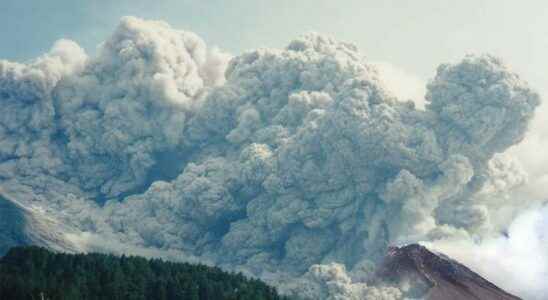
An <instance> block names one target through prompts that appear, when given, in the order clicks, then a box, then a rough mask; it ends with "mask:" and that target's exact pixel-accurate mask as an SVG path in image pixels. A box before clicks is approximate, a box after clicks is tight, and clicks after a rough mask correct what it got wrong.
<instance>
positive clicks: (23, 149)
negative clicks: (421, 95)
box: [0, 18, 539, 299]
mask: <svg viewBox="0 0 548 300" xmlns="http://www.w3.org/2000/svg"><path fill="white" fill-rule="evenodd" d="M229 59H230V57H229V56H228V55H227V54H224V53H223V52H221V51H220V50H218V49H215V48H212V49H210V48H207V47H206V45H205V44H204V42H203V41H202V40H201V39H200V38H198V37H197V36H196V35H194V34H192V33H189V32H184V31H178V30H173V29H171V28H170V27H169V26H168V25H167V24H165V23H161V22H150V21H143V20H139V19H136V18H125V19H123V20H122V22H121V24H120V25H119V26H118V28H117V29H116V31H115V32H114V34H113V35H112V36H111V37H110V38H109V39H108V40H107V41H106V42H105V43H104V44H102V46H101V48H100V51H99V54H98V55H97V57H94V58H88V57H87V56H86V54H85V53H84V51H83V50H82V49H80V48H79V47H78V46H77V45H75V44H74V43H73V42H69V41H60V42H58V43H57V44H56V45H55V47H54V48H53V49H52V51H51V52H50V53H48V54H46V55H44V56H43V57H41V58H38V59H37V60H35V61H33V62H30V63H28V64H16V63H11V62H6V61H2V62H0V103H1V105H0V145H1V147H0V179H1V182H0V185H1V186H2V187H3V189H4V190H6V191H9V192H10V193H11V194H12V195H14V194H15V195H18V197H20V198H21V201H27V202H33V203H34V204H35V205H41V206H43V207H44V209H46V210H47V211H49V212H50V213H51V214H52V216H55V217H56V218H59V219H61V220H63V221H64V222H66V223H67V224H70V225H71V226H74V227H75V228H78V229H79V230H81V231H82V232H87V233H92V234H94V235H98V236H101V237H102V238H103V239H104V240H110V241H116V243H121V244H124V245H132V246H134V247H140V248H149V249H150V248H151V249H160V250H170V251H172V250H177V251H181V253H185V255H188V256H189V257H190V256H192V257H196V258H197V259H202V260H207V261H211V262H213V263H216V264H219V265H222V266H224V267H226V268H231V269H239V270H244V271H246V272H249V273H250V274H253V275H255V276H260V277H262V278H265V279H267V280H272V281H273V282H278V284H279V286H280V287H282V288H283V289H286V290H291V284H284V283H283V282H281V281H280V280H281V279H280V278H282V277H285V278H287V277H288V276H289V277H293V278H294V277H301V278H302V280H306V282H307V284H305V285H303V286H308V287H309V288H308V289H307V290H306V291H305V290H302V291H300V292H299V293H301V294H302V295H308V296H311V297H313V298H318V297H320V298H327V299H398V298H401V297H402V294H401V293H402V292H401V291H399V290H397V289H394V288H391V287H371V286H368V285H366V284H365V283H364V282H363V279H364V278H366V277H367V274H366V273H367V272H361V271H360V270H362V269H363V268H364V266H368V265H371V264H373V263H374V262H375V261H376V260H377V259H378V258H379V257H381V256H382V254H383V253H384V250H385V248H386V246H387V245H388V244H390V243H402V242H409V241H419V240H432V239H440V238H447V237H449V236H454V235H472V234H476V235H482V234H486V233H488V232H492V230H493V229H499V224H498V222H495V221H493V220H494V219H495V218H493V216H494V215H496V214H497V212H498V210H499V209H500V208H501V207H503V206H504V205H505V204H506V203H505V202H504V200H505V199H506V198H504V197H503V196H501V197H496V196H493V195H495V194H497V195H504V194H505V193H507V191H508V190H509V189H511V188H512V187H514V186H516V185H519V184H520V183H521V182H522V181H523V180H525V179H524V178H525V175H524V174H523V172H517V173H516V170H519V166H518V165H516V164H514V163H512V162H511V161H510V160H508V159H507V158H506V157H505V156H502V155H498V154H497V153H501V152H504V151H505V150H506V149H507V148H508V147H510V146H512V145H514V144H516V143H518V142H520V141H521V140H522V139H523V137H524V134H525V131H526V129H527V125H528V122H529V120H530V119H531V118H532V116H533V112H534V110H535V107H536V106H537V105H538V104H539V99H538V96H537V94H536V93H535V92H533V91H532V90H531V89H529V87H528V86H527V84H525V83H524V82H523V81H521V80H520V79H519V77H518V76H517V75H515V74H513V73H512V72H510V71H509V70H508V68H507V67H505V66H504V64H503V63H502V62H501V61H499V60H498V59H496V58H494V57H491V56H488V55H485V56H467V57H465V58H464V59H463V60H462V61H461V62H458V63H456V64H446V65H442V66H440V67H439V68H438V70H437V75H436V76H435V78H434V79H433V80H432V81H431V82H430V83H429V84H428V86H427V93H426V97H425V99H426V105H425V107H424V108H421V109H416V108H415V105H414V104H413V102H411V101H407V102H405V101H400V100H398V99H397V98H396V97H395V96H394V95H393V94H392V93H391V92H390V91H388V90H387V89H386V87H385V85H384V83H383V82H382V81H381V79H380V78H382V77H381V76H379V71H378V70H377V68H376V67H375V66H374V65H370V64H368V63H367V62H366V61H365V60H364V58H363V57H362V55H361V54H360V53H359V52H358V50H357V49H356V48H355V47H354V46H353V45H351V44H346V43H340V42H337V41H335V40H332V39H330V38H326V37H323V36H319V35H316V34H310V35H307V36H305V37H303V38H301V39H297V40H295V41H293V42H291V43H290V44H289V46H288V47H287V48H286V49H283V50H270V49H261V50H256V51H250V52H247V53H244V54H242V55H240V56H237V57H234V58H232V59H230V62H228V61H229ZM497 199H498V200H497ZM506 200H507V202H510V200H508V199H506ZM497 201H499V202H497ZM500 201H502V203H501V202H500ZM346 269H348V270H349V274H347V273H346V271H345V270H346ZM356 273H364V274H362V275H360V276H357V277H359V278H352V276H353V275H352V274H356ZM280 274H283V276H280ZM303 274H304V275H303ZM328 297H331V298H328Z"/></svg>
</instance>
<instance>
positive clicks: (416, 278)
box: [377, 244, 520, 300]
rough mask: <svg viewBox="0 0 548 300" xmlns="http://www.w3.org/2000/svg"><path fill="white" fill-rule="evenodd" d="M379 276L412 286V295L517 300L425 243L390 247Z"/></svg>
mask: <svg viewBox="0 0 548 300" xmlns="http://www.w3.org/2000/svg"><path fill="white" fill-rule="evenodd" d="M377 278H379V279H381V280H383V281H386V282H391V283H397V284H399V285H400V286H408V287H410V290H409V294H410V295H409V296H411V297H417V298H421V299H426V300H472V299H478V300H516V299H518V300H519V299H520V298H518V297H516V296H513V295H511V294H509V293H507V292H505V291H503V290H502V289H500V288H499V287H497V286H496V285H494V284H493V283H491V282H489V281H487V280H485V279H484V278H483V277H481V276H480V275H478V274H477V273H475V272H473V271H472V270H470V269H468V268H467V267H465V266H464V265H462V264H460V263H458V262H457V261H455V260H453V259H451V258H449V257H447V256H445V255H443V254H438V253H433V252H431V251H429V250H428V249H426V248H425V247H423V246H420V245H417V244H412V245H408V246H404V247H390V248H389V250H388V253H387V255H386V257H385V258H384V261H383V263H382V264H381V265H380V267H379V268H378V270H377Z"/></svg>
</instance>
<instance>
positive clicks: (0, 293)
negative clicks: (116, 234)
mask: <svg viewBox="0 0 548 300" xmlns="http://www.w3.org/2000/svg"><path fill="white" fill-rule="evenodd" d="M42 298H43V299H114V300H115V299H155V300H156V299H160V300H161V299H189V300H202V299H212V300H222V299H231V300H232V299H233V300H236V299H241V300H277V299H280V300H281V299H285V298H283V297H281V296H279V295H278V294H277V292H276V290H275V289H274V288H272V287H269V286H268V285H266V284H265V283H264V282H262V281H259V280H257V279H249V278H246V277H245V276H243V275H241V274H234V273H227V272H224V271H222V270H221V269H219V268H215V267H208V266H204V265H191V264H187V263H174V262H167V261H163V260H160V259H151V260H149V259H145V258H142V257H126V256H121V257H118V256H113V255H105V254H63V253H53V252H50V251H48V250H46V249H44V248H39V247H16V248H12V249H11V250H10V251H8V253H7V254H6V255H5V256H4V257H3V258H1V259H0V299H42Z"/></svg>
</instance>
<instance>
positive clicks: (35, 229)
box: [0, 190, 77, 256]
mask: <svg viewBox="0 0 548 300" xmlns="http://www.w3.org/2000/svg"><path fill="white" fill-rule="evenodd" d="M0 228H1V229H2V230H0V256H2V255H4V254H5V253H6V252H7V251H8V250H9V249H10V248H12V247H15V246H25V245H38V246H43V247H46V248H48V249H52V250H58V251H64V252H75V251H77V247H76V246H75V245H74V244H73V243H71V242H70V241H69V240H68V239H67V237H66V232H67V231H68V229H67V228H64V226H62V225H61V224H59V223H58V222H56V221H55V220H53V219H50V218H47V217H45V216H42V215H41V214H40V213H38V212H36V211H33V210H32V209H30V208H26V207H24V206H23V205H21V204H19V203H18V202H17V201H15V200H14V199H12V198H11V197H10V196H8V195H6V194H4V193H2V190H0Z"/></svg>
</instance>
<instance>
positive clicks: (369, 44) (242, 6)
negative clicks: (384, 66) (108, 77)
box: [0, 0, 548, 85]
mask: <svg viewBox="0 0 548 300" xmlns="http://www.w3.org/2000/svg"><path fill="white" fill-rule="evenodd" d="M525 3H526V5H525V4H524V2H521V1H512V0H498V1H495V0H461V1H449V0H441V1H440V0H423V1H406V0H398V1H396V0H388V1H378V0H377V1H370V0H365V1H364V0H341V1H329V0H300V1H295V0H292V1H291V0H276V1H272V0H270V1H267V0H253V1H251V0H232V1H220V0H173V1H172V0H157V1H145V0H118V1H106V0H95V1H84V0H81V1H73V0H49V1H42V0H2V9H0V39H1V40H2V47H0V58H4V59H10V60H27V59H30V58H33V57H36V56H37V55H39V54H41V53H43V52H45V51H47V49H49V47H50V46H51V45H52V44H53V42H54V41H55V40H57V39H59V38H69V39H73V40H75V41H77V42H78V43H79V44H80V45H82V46H83V47H84V48H85V49H86V50H87V51H88V52H89V53H93V52H94V49H95V46H96V45H97V44H98V43H100V42H101V41H102V40H104V39H106V37H107V36H108V35H109V33H110V32H111V31H112V30H113V28H114V27H115V26H116V24H117V22H118V20H119V19H120V17H122V16H124V15H135V16H138V17H142V18H150V19H162V20H165V21H167V22H168V23H170V24H171V25H172V26H174V27H176V28H180V29H186V30H190V31H194V32H196V33H198V34H199V35H200V36H202V38H204V39H205V40H206V41H207V42H208V43H209V44H215V45H218V46H220V47H221V48H224V49H226V50H228V51H229V52H231V53H234V54H237V53H239V52H241V51H244V50H246V49H252V48H257V47H263V46H265V47H283V46H284V45H286V44H287V42H288V41H290V40H291V39H292V38H294V37H296V36H298V35H300V34H303V33H306V32H309V31H317V32H320V33H325V34H329V35H332V36H334V37H336V38H338V39H340V40H344V41H349V42H353V43H355V44H357V45H358V46H359V48H360V49H361V50H362V52H363V53H364V54H365V55H366V56H367V57H368V58H369V59H370V60H374V61H389V62H391V63H392V64H394V65H397V66H399V67H401V68H403V69H405V70H408V71H410V72H412V73H414V74H417V75H418V76H419V77H421V78H422V79H424V80H426V79H428V78H430V77H431V76H432V75H433V74H434V70H435V67H436V66H437V65H438V64H439V63H441V62H446V61H451V60H455V59H458V58H460V57H462V56H463V55H464V54H465V53H471V52H473V53H478V52H489V53H494V54H496V55H499V56H502V57H503V58H504V59H505V60H506V61H507V62H508V63H509V64H510V65H512V66H513V67H514V68H516V69H517V71H518V72H520V73H521V74H522V75H523V76H524V77H525V79H527V80H529V81H531V82H532V83H533V84H536V85H541V84H542V85H545V83H546V82H545V80H544V77H545V76H544V73H545V70H547V69H548V59H547V58H546V54H545V53H546V49H548V3H546V2H545V1H537V0H529V1H526V2H525Z"/></svg>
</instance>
